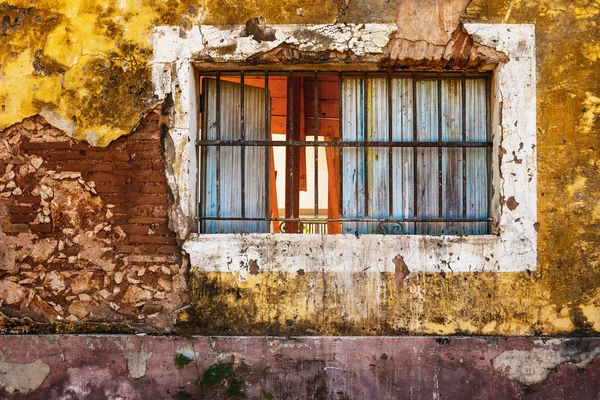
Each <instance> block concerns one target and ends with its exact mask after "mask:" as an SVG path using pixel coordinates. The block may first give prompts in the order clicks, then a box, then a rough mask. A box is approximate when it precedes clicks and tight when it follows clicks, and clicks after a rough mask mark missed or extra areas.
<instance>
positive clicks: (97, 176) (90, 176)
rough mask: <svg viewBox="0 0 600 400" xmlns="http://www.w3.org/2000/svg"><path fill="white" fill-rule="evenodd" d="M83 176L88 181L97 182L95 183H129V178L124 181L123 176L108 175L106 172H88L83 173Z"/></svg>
mask: <svg viewBox="0 0 600 400" xmlns="http://www.w3.org/2000/svg"><path fill="white" fill-rule="evenodd" d="M81 176H82V177H83V179H85V180H86V181H95V182H122V183H129V180H130V179H129V178H126V179H124V178H123V176H120V175H119V174H116V173H112V174H111V173H106V172H87V173H82V174H81Z"/></svg>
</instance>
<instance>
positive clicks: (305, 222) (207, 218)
mask: <svg viewBox="0 0 600 400" xmlns="http://www.w3.org/2000/svg"><path fill="white" fill-rule="evenodd" d="M196 219H197V220H200V221H269V222H273V221H281V222H302V223H304V224H315V223H327V222H369V223H382V222H383V223H400V222H490V221H491V220H492V219H491V218H469V219H461V218H446V219H444V218H398V219H374V218H329V219H325V218H321V219H310V218H258V217H256V218H249V217H247V218H236V217H196Z"/></svg>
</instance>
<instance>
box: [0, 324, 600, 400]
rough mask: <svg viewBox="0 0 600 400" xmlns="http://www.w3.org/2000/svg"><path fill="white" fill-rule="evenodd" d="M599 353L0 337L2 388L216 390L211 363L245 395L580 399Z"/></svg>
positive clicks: (587, 345)
mask: <svg viewBox="0 0 600 400" xmlns="http://www.w3.org/2000/svg"><path fill="white" fill-rule="evenodd" d="M178 353H179V354H182V355H183V356H185V357H188V358H190V359H192V360H194V359H195V362H194V361H192V362H191V363H189V364H188V365H186V366H184V367H183V368H181V369H178V368H177V367H176V366H175V365H174V357H175V355H176V354H178ZM599 355H600V338H562V339H543V340H542V339H534V338H492V337H487V338H484V337H469V338H465V337H451V338H444V337H437V338H436V337H296V338H264V337H193V338H192V337H189V338H181V337H164V336H163V337H152V336H144V337H142V336H93V335H85V336H59V335H47V336H34V335H32V336H0V397H2V398H10V399H25V398H26V399H57V398H64V399H84V398H85V399H106V398H112V399H172V398H173V396H174V395H175V394H176V393H177V392H179V391H185V392H187V393H190V394H191V395H193V398H197V399H204V398H223V396H224V390H225V387H224V386H223V385H217V386H216V387H212V388H211V387H208V386H204V387H202V386H201V385H199V386H196V387H195V386H194V382H195V381H196V379H198V377H199V376H201V375H202V374H204V372H205V371H206V370H207V369H208V368H209V367H211V366H213V365H215V364H220V365H221V366H225V367H226V368H229V372H231V373H233V375H234V376H235V377H237V378H239V379H243V381H244V382H245V383H244V384H243V385H242V386H241V388H240V390H241V391H242V392H244V393H245V394H246V395H247V397H248V398H249V399H259V398H261V399H262V398H265V397H264V396H265V394H269V393H270V394H272V395H273V396H274V398H275V399H305V398H311V399H362V398H364V399H408V398H410V399H432V398H433V399H514V398H526V399H550V398H561V399H562V398H577V399H578V400H586V399H597V398H598V396H599V394H600V357H599ZM230 387H231V386H230ZM8 393H10V395H9V396H7V394H8ZM5 396H7V397H5Z"/></svg>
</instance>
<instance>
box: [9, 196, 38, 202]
mask: <svg viewBox="0 0 600 400" xmlns="http://www.w3.org/2000/svg"><path fill="white" fill-rule="evenodd" d="M13 199H14V200H15V202H17V203H21V204H40V201H41V197H40V196H13Z"/></svg>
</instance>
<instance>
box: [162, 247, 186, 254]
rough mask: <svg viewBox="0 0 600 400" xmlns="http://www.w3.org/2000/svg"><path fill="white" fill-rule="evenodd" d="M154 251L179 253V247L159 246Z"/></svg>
mask: <svg viewBox="0 0 600 400" xmlns="http://www.w3.org/2000/svg"><path fill="white" fill-rule="evenodd" d="M156 252H157V253H158V254H180V253H181V249H180V248H179V246H160V247H159V248H158V249H157V251H156Z"/></svg>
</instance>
